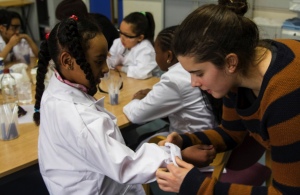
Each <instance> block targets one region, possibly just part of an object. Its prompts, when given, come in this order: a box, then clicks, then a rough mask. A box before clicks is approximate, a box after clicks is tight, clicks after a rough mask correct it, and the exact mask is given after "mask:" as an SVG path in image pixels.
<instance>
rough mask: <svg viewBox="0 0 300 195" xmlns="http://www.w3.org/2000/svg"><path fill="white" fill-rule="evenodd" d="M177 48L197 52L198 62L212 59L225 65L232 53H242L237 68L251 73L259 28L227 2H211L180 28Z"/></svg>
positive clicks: (178, 52) (180, 52) (187, 53)
mask: <svg viewBox="0 0 300 195" xmlns="http://www.w3.org/2000/svg"><path fill="white" fill-rule="evenodd" d="M174 40H175V41H174V44H173V47H174V52H175V54H176V55H177V56H178V55H182V56H193V57H194V58H195V62H198V63H199V62H205V61H209V62H212V63H213V64H215V66H216V67H218V68H220V69H222V68H223V66H224V64H225V57H226V55H227V54H229V53H235V54H237V56H238V66H237V69H239V70H240V72H241V73H242V74H243V75H247V72H248V68H249V66H250V64H251V63H252V62H253V61H254V57H255V48H256V47H257V45H258V42H259V33H258V28H257V26H256V24H255V23H254V22H252V21H251V20H250V19H248V18H246V17H243V16H241V15H237V14H236V13H234V12H233V11H231V10H230V9H228V8H227V7H226V6H221V5H215V4H209V5H204V6H201V7H199V8H198V9H196V10H195V11H193V12H192V13H191V14H189V15H188V16H187V18H185V19H184V21H183V22H182V24H181V25H180V26H179V27H178V28H177V31H176V33H175V39H174Z"/></svg>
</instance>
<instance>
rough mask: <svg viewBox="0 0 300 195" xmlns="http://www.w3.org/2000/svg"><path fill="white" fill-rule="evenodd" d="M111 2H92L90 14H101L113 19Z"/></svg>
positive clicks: (101, 0)
mask: <svg viewBox="0 0 300 195" xmlns="http://www.w3.org/2000/svg"><path fill="white" fill-rule="evenodd" d="M110 1H111V0H90V12H91V13H101V14H103V15H105V16H106V17H108V18H109V19H110V20H111V19H112V13H111V2H110Z"/></svg>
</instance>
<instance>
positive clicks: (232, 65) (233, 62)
mask: <svg viewBox="0 0 300 195" xmlns="http://www.w3.org/2000/svg"><path fill="white" fill-rule="evenodd" d="M238 62H239V58H238V56H237V55H236V54H235V53H230V54H228V55H227V56H226V57H225V63H226V69H227V71H228V72H229V73H234V72H235V71H236V68H237V65H238Z"/></svg>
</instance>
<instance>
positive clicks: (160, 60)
mask: <svg viewBox="0 0 300 195" xmlns="http://www.w3.org/2000/svg"><path fill="white" fill-rule="evenodd" d="M154 49H155V54H156V63H157V64H158V66H159V68H160V69H161V70H162V71H168V68H169V67H170V66H171V64H170V63H167V60H168V51H162V50H161V47H160V44H159V41H157V40H155V42H154Z"/></svg>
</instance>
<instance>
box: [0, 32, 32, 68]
mask: <svg viewBox="0 0 300 195" xmlns="http://www.w3.org/2000/svg"><path fill="white" fill-rule="evenodd" d="M21 43H25V44H27V45H28V49H29V56H30V57H34V54H33V52H32V50H31V48H30V46H29V44H28V43H27V41H26V40H25V39H22V40H21V41H20V43H19V44H17V45H15V46H14V47H13V49H12V52H10V53H8V55H7V56H6V58H5V61H7V62H11V61H12V56H14V58H15V59H13V60H16V61H20V62H24V63H25V62H26V61H25V59H24V57H23V52H22V48H21ZM5 47H6V43H5V41H4V40H3V38H2V36H1V35H0V51H2V50H3V49H4V48H5Z"/></svg>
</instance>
